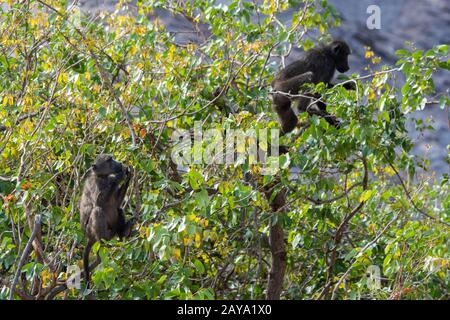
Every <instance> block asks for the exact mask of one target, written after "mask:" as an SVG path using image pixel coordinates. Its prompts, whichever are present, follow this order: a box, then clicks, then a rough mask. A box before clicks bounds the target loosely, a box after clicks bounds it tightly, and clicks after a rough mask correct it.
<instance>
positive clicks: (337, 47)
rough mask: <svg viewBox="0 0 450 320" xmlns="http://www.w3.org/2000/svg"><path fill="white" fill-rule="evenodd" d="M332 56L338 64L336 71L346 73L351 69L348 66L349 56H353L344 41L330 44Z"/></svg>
mask: <svg viewBox="0 0 450 320" xmlns="http://www.w3.org/2000/svg"><path fill="white" fill-rule="evenodd" d="M330 48H331V54H332V55H333V59H334V62H335V63H336V70H337V71H339V72H346V71H348V70H349V69H350V67H349V66H348V56H349V55H350V54H351V50H350V47H349V46H348V44H347V43H345V42H344V41H333V42H332V43H331V44H330Z"/></svg>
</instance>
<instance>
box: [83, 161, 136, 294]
mask: <svg viewBox="0 0 450 320" xmlns="http://www.w3.org/2000/svg"><path fill="white" fill-rule="evenodd" d="M130 179H131V173H130V171H129V169H128V168H126V167H125V166H123V165H122V164H121V163H120V162H118V161H115V160H114V159H113V158H112V157H111V156H110V155H105V154H101V155H98V156H97V158H96V160H95V163H94V165H93V166H92V168H91V169H90V172H89V173H88V176H87V178H86V181H85V184H84V188H83V193H82V195H81V201H80V222H81V228H82V229H83V230H84V231H85V233H86V236H87V238H88V242H87V245H86V248H85V250H84V253H83V264H84V272H85V273H84V274H85V278H86V283H87V286H88V287H89V280H90V277H89V271H90V270H89V269H90V267H89V253H90V251H91V248H92V246H93V245H94V244H95V242H97V241H101V240H111V239H112V238H113V237H114V236H116V235H118V236H119V237H120V238H124V237H128V236H129V235H130V233H131V229H132V226H133V221H128V222H125V216H124V213H123V210H122V208H121V206H122V203H123V199H124V197H125V194H126V192H127V189H128V186H129V183H130Z"/></svg>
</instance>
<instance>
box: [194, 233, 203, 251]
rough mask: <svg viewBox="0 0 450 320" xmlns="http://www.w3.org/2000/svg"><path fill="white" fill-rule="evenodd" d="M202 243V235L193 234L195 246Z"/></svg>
mask: <svg viewBox="0 0 450 320" xmlns="http://www.w3.org/2000/svg"><path fill="white" fill-rule="evenodd" d="M201 243H202V237H201V236H200V233H196V234H195V247H196V248H198V247H200V244H201Z"/></svg>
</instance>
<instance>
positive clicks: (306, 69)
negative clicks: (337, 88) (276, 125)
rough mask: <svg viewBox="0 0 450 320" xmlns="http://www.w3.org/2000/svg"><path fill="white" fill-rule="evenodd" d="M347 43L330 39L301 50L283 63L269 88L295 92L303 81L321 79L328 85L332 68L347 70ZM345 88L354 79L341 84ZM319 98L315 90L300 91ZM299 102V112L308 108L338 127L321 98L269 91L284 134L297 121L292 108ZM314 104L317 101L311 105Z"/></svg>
mask: <svg viewBox="0 0 450 320" xmlns="http://www.w3.org/2000/svg"><path fill="white" fill-rule="evenodd" d="M350 53H351V52H350V48H349V46H348V45H347V44H346V43H345V42H343V41H333V42H332V43H331V44H329V45H324V46H319V47H317V48H314V49H311V50H309V51H307V52H305V53H304V54H303V56H302V57H301V58H300V59H299V60H297V61H294V62H293V63H291V64H289V65H288V66H286V67H285V68H284V69H283V70H281V71H280V72H279V73H278V74H277V75H276V76H275V78H274V80H273V82H272V88H273V89H274V90H275V91H279V92H284V93H289V94H292V95H296V94H298V93H299V89H300V88H301V86H302V85H303V84H306V83H313V84H317V83H320V82H323V83H325V84H326V85H327V86H328V87H332V86H333V84H331V79H332V78H333V76H334V73H335V70H337V71H339V72H346V71H348V70H349V65H348V55H349V54H350ZM344 87H345V88H346V89H354V86H353V83H347V84H345V85H344ZM303 94H305V95H308V96H312V97H313V98H315V99H319V98H320V95H318V94H314V95H311V94H308V93H303ZM294 100H295V105H297V106H298V111H299V112H305V111H306V112H308V113H309V114H316V115H319V116H321V117H323V118H324V119H325V120H326V121H327V122H328V123H330V124H331V125H333V126H336V127H338V126H339V121H338V120H337V119H336V118H335V117H334V116H332V115H330V114H328V113H327V111H326V104H325V103H323V102H322V101H317V102H316V103H314V102H313V103H311V98H308V97H295V98H291V97H288V96H286V95H283V94H281V93H275V94H273V95H272V102H273V108H274V110H275V111H276V112H277V114H278V117H279V121H280V123H281V127H282V130H283V134H286V133H288V132H291V131H292V130H294V128H295V127H296V125H297V123H298V118H297V116H296V114H295V112H294V110H293V109H292V108H293V106H294V103H293V102H294ZM314 105H317V107H316V106H314Z"/></svg>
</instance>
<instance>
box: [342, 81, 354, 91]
mask: <svg viewBox="0 0 450 320" xmlns="http://www.w3.org/2000/svg"><path fill="white" fill-rule="evenodd" d="M344 88H345V89H347V90H356V84H355V83H354V82H353V81H351V82H347V83H344Z"/></svg>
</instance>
